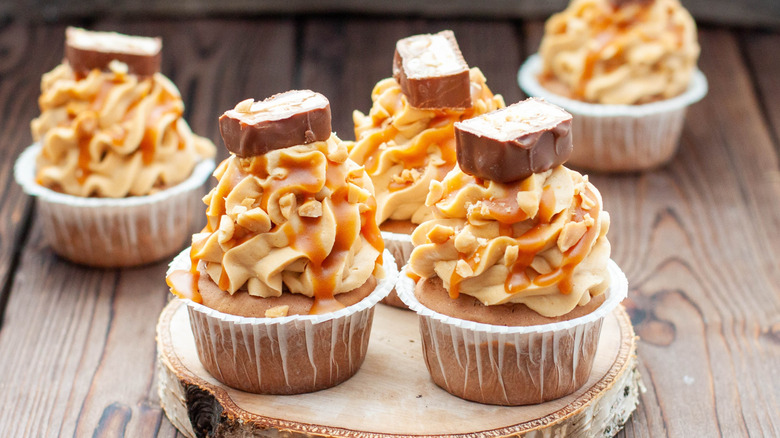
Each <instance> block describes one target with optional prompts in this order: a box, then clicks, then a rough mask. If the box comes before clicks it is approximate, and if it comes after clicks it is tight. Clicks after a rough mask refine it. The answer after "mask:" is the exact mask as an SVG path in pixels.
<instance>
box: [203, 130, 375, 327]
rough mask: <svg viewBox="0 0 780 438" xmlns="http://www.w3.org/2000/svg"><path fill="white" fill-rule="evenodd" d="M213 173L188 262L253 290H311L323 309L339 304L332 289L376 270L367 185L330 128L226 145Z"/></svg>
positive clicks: (228, 287) (232, 285)
mask: <svg viewBox="0 0 780 438" xmlns="http://www.w3.org/2000/svg"><path fill="white" fill-rule="evenodd" d="M214 176H215V177H216V178H217V179H218V180H219V182H218V184H217V186H216V187H214V189H212V190H211V192H209V194H208V195H206V197H205V198H204V202H205V203H206V204H207V205H208V209H207V210H206V215H207V217H208V225H207V226H206V228H205V229H204V230H203V232H201V233H199V234H195V235H194V236H193V238H192V241H193V245H192V252H191V257H192V259H193V266H195V265H196V264H197V262H198V261H199V260H202V261H203V262H205V267H206V272H207V273H208V275H209V276H210V277H211V278H212V280H213V281H214V282H215V283H217V285H218V286H219V287H220V289H222V290H225V291H227V292H228V293H230V294H233V293H235V292H236V291H237V290H239V289H241V288H246V290H247V291H248V293H249V294H250V295H254V296H258V297H274V296H280V295H281V294H282V292H283V291H289V292H292V293H297V294H303V295H306V296H308V297H314V298H315V306H320V308H319V310H322V308H323V307H326V306H328V305H331V306H338V304H335V303H337V302H336V301H335V300H333V295H335V294H339V293H343V292H349V291H351V290H353V289H355V288H357V287H359V286H361V285H363V283H365V282H366V281H367V280H368V278H369V277H370V276H371V275H372V274H373V275H376V276H380V277H381V276H382V273H383V271H382V267H381V263H382V261H381V252H382V250H383V249H384V244H383V242H382V239H381V237H380V234H379V228H378V227H377V224H376V219H375V212H376V202H375V200H374V198H373V196H372V193H373V186H372V184H371V180H370V179H369V178H367V177H365V172H364V170H363V168H362V167H360V166H358V165H357V164H355V163H354V162H352V161H351V160H349V159H348V158H347V148H346V146H345V145H344V143H343V142H342V141H341V140H339V138H338V137H336V135H335V134H333V135H331V137H330V138H329V139H328V140H326V141H319V142H314V143H309V144H305V145H297V146H292V147H288V148H283V149H277V150H272V151H269V152H268V153H266V154H264V155H261V156H254V157H248V158H240V157H237V156H235V155H232V156H231V157H229V158H228V159H226V160H225V161H223V162H222V163H221V164H220V165H219V166H218V167H217V169H216V171H215V172H214ZM312 312H313V313H314V312H315V311H314V310H312Z"/></svg>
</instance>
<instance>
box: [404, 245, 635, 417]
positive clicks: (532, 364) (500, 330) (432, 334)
mask: <svg viewBox="0 0 780 438" xmlns="http://www.w3.org/2000/svg"><path fill="white" fill-rule="evenodd" d="M405 271H406V269H404V270H403V271H401V274H400V275H399V280H398V283H397V286H396V288H397V290H398V295H399V297H400V298H401V299H402V300H403V301H404V303H406V305H407V306H409V308H410V309H412V310H414V311H415V312H417V313H418V315H419V316H420V335H421V337H422V348H423V356H424V358H425V362H426V365H427V366H428V371H429V372H430V374H431V378H432V379H433V381H434V382H435V383H436V384H437V385H439V386H440V387H441V388H443V389H444V390H446V391H447V392H449V393H451V394H453V395H455V396H458V397H461V398H463V399H466V400H472V401H476V402H479V403H487V404H496V405H508V406H516V405H527V404H537V403H542V402H545V401H549V400H554V399H557V398H560V397H563V396H566V395H568V394H571V393H572V392H574V391H576V390H577V389H579V388H580V387H581V386H582V385H583V384H585V382H586V381H587V380H588V377H589V376H590V371H591V368H592V366H593V360H594V358H595V355H596V347H597V346H598V340H599V335H600V333H601V325H602V323H603V321H604V317H605V316H606V315H608V314H609V313H610V312H612V311H613V310H614V309H615V307H617V305H618V304H619V303H620V302H621V301H622V300H623V299H624V298H625V297H626V294H627V291H628V281H627V280H626V277H625V275H624V274H623V272H622V271H621V270H620V268H619V267H618V266H617V265H616V264H615V262H613V261H612V260H610V261H609V264H608V271H609V274H610V276H611V285H610V287H609V289H608V290H607V291H606V292H605V293H606V294H607V298H606V300H605V301H604V303H602V305H601V306H599V307H598V308H596V309H595V310H594V311H593V312H591V313H589V314H587V315H584V316H581V317H579V318H575V319H571V320H568V321H562V322H558V323H552V324H543V325H536V326H525V327H508V326H498V325H491V324H483V323H478V322H474V321H467V320H463V319H459V318H454V317H451V316H447V315H443V314H441V313H438V312H435V311H433V310H431V309H429V308H427V307H425V306H423V305H422V304H420V302H419V301H418V300H417V298H416V297H415V295H414V286H415V283H414V281H413V280H412V279H410V278H409V277H407V276H406V275H405V273H406V272H405Z"/></svg>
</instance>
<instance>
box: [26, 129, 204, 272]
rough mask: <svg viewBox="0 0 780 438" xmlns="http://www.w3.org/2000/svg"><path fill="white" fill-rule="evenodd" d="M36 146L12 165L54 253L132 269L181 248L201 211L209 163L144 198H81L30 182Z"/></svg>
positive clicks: (33, 174)
mask: <svg viewBox="0 0 780 438" xmlns="http://www.w3.org/2000/svg"><path fill="white" fill-rule="evenodd" d="M40 150H41V146H40V144H38V143H35V144H33V145H32V146H29V147H28V148H27V149H25V151H24V152H23V153H22V154H21V155H20V156H19V158H18V159H17V161H16V164H15V165H14V176H15V178H16V181H17V182H18V183H19V185H21V186H22V189H23V190H24V192H25V193H27V194H28V195H31V196H35V197H37V198H38V219H39V220H40V221H41V225H42V228H43V233H44V238H45V239H46V241H47V242H48V243H49V245H51V247H52V249H53V250H54V252H56V253H57V254H59V255H60V256H62V257H64V258H66V259H68V260H71V261H73V262H76V263H81V264H85V265H89V266H98V267H120V266H135V265H141V264H144V263H150V262H154V261H157V260H161V259H163V258H165V257H169V256H171V255H172V254H174V253H176V251H179V250H181V248H183V247H184V246H185V245H187V243H188V241H189V239H190V236H191V235H192V232H193V230H192V229H191V228H192V226H191V224H192V223H193V222H192V221H193V219H192V218H196V217H200V216H201V214H200V213H202V210H203V202H202V201H201V198H202V197H203V194H204V190H203V183H204V182H205V181H206V180H207V179H208V177H209V176H210V175H211V172H212V171H213V170H214V160H211V159H206V160H203V161H201V162H200V163H198V164H197V165H196V166H195V168H194V169H193V171H192V174H191V175H190V177H189V178H187V179H186V180H184V181H182V182H181V183H179V184H177V185H175V186H173V187H170V188H168V189H165V190H161V191H159V192H157V193H154V194H151V195H147V196H130V197H126V198H87V197H81V196H73V195H68V194H65V193H60V192H56V191H54V190H51V189H49V188H47V187H44V186H42V185H40V184H38V183H37V181H36V180H35V173H36V172H35V159H36V157H37V156H38V154H40Z"/></svg>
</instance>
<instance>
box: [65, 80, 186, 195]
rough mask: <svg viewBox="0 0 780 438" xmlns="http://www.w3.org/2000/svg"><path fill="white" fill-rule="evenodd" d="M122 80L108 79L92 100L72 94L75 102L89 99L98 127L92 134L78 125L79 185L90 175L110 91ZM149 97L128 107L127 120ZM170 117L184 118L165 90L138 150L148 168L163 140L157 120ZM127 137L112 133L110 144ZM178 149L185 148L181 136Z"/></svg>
mask: <svg viewBox="0 0 780 438" xmlns="http://www.w3.org/2000/svg"><path fill="white" fill-rule="evenodd" d="M86 77H87V76H86V75H83V74H76V75H75V79H76V80H77V81H78V80H83V79H85V78H86ZM122 78H123V75H115V76H114V77H113V78H112V79H107V80H105V81H103V83H102V84H101V86H100V89H99V90H98V92H97V93H96V94H94V95H92V96H81V95H78V94H77V93H75V92H74V91H73V90H70V91H69V94H70V97H71V98H72V99H76V100H84V99H86V100H87V101H88V102H89V108H90V109H89V110H88V111H91V112H92V113H93V114H92V115H91V116H94V119H95V125H94V127H93V128H92V129H89V130H87V129H80V125H77V126H76V127H75V130H76V141H77V144H78V148H79V156H78V161H77V172H76V178H77V181H78V182H79V183H80V184H84V182H85V181H86V180H87V178H88V177H89V175H90V174H91V170H90V168H89V165H90V163H91V162H92V156H91V155H92V154H91V152H90V147H89V146H90V144H91V142H92V138H93V137H94V134H95V133H96V132H97V130H98V127H99V126H98V120H99V114H100V112H101V111H102V110H103V107H104V105H105V101H106V99H107V97H108V95H109V93H110V92H111V90H112V89H113V87H114V86H115V85H116V84H119V83H121V82H122ZM145 80H149V81H151V80H152V79H145ZM146 97H147V94H146V93H144V94H142V95H141V96H139V98H138V100H136V101H135V102H133V103H132V104H131V105H130V106H129V107H128V112H127V114H126V116H127V115H129V114H132V112H133V111H135V110H136V107H137V106H138V103H139V102H140V101H141V100H143V99H144V98H146ZM169 113H172V114H174V115H175V116H176V117H181V116H182V115H183V113H182V109H181V106H180V105H179V103H178V98H177V97H176V96H174V95H173V94H171V93H170V92H169V91H167V90H166V89H164V88H162V89H161V90H160V92H159V94H158V96H157V100H156V105H155V106H154V107H153V108H152V110H151V111H150V112H149V115H148V117H147V119H146V127H145V129H144V134H143V137H142V139H141V142H140V144H139V146H138V148H139V150H140V151H141V157H142V162H143V163H144V164H145V165H149V164H151V163H152V162H153V161H154V157H155V152H156V145H157V142H158V140H160V139H159V135H160V133H159V132H158V131H157V129H156V128H155V127H154V124H155V123H156V122H157V121H158V120H160V119H161V118H162V117H163V116H164V115H166V114H169ZM68 116H69V118H71V119H74V118H76V114H74V113H71V112H69V113H68ZM76 123H78V120H77V121H76ZM174 130H175V126H174ZM126 134H127V132H126V130H125V129H119V130H117V131H112V132H110V133H109V136H110V138H111V142H112V143H113V144H114V145H121V144H122V142H123V141H124V139H125V137H126ZM178 148H179V149H183V148H184V142H183V141H182V139H181V136H179V143H178Z"/></svg>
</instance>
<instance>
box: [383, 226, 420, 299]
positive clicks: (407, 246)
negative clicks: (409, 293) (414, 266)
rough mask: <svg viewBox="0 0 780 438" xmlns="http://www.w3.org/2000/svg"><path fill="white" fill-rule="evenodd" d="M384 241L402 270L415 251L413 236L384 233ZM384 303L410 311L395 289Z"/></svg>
mask: <svg viewBox="0 0 780 438" xmlns="http://www.w3.org/2000/svg"><path fill="white" fill-rule="evenodd" d="M382 240H384V241H385V248H387V250H388V251H390V253H391V254H393V257H394V258H395V263H396V266H397V267H398V269H401V267H402V266H404V265H405V264H407V263H408V262H409V256H410V255H411V254H412V250H414V245H412V236H411V234H404V233H391V232H389V231H382ZM382 303H383V304H387V305H390V306H393V307H398V308H400V309H408V307H406V304H404V303H403V301H401V299H400V298H398V294H397V293H396V292H395V288H393V290H391V291H390V294H389V295H388V296H387V297H386V298H385V299H383V300H382Z"/></svg>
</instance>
